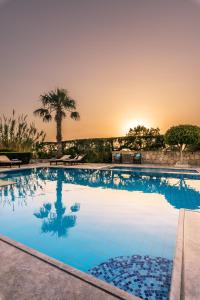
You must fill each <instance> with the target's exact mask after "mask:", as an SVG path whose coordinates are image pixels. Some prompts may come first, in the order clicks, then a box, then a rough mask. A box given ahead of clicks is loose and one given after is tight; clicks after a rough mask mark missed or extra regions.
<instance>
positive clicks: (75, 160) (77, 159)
mask: <svg viewBox="0 0 200 300" xmlns="http://www.w3.org/2000/svg"><path fill="white" fill-rule="evenodd" d="M84 157H85V155H78V156H77V157H75V158H72V159H68V160H64V161H63V163H64V164H65V165H66V164H71V165H75V164H79V163H82V162H83V159H84Z"/></svg>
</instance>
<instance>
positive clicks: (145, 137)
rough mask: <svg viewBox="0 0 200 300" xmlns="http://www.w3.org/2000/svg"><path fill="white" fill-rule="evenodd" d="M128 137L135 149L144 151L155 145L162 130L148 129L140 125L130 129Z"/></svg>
mask: <svg viewBox="0 0 200 300" xmlns="http://www.w3.org/2000/svg"><path fill="white" fill-rule="evenodd" d="M127 137H129V138H130V140H131V141H132V143H133V145H134V148H135V149H137V150H142V149H146V148H149V147H151V146H153V145H154V144H155V142H156V140H157V139H158V138H159V137H160V129H159V128H146V127H145V126H143V125H138V126H136V127H134V128H130V129H129V132H128V133H127Z"/></svg>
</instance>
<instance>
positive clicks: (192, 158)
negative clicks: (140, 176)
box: [112, 151, 200, 166]
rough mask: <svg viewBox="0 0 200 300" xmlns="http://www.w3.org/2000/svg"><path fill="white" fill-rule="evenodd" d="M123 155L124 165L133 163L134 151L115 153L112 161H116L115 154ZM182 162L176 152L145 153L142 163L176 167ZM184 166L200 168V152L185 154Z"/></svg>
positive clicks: (143, 153)
mask: <svg viewBox="0 0 200 300" xmlns="http://www.w3.org/2000/svg"><path fill="white" fill-rule="evenodd" d="M115 153H121V155H122V157H121V162H122V163H133V151H130V153H129V152H126V153H124V152H123V151H122V152H121V151H119V152H118V151H115V152H113V155H112V161H113V162H117V161H115V160H114V154H115ZM179 160H180V153H179V152H175V151H143V152H142V163H143V164H163V165H175V164H176V163H177V162H179ZM183 164H189V165H191V166H192V165H193V166H200V151H198V152H184V153H183Z"/></svg>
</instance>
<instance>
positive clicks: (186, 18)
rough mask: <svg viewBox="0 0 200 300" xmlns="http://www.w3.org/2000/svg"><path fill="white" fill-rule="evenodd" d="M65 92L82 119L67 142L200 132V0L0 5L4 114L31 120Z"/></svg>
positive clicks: (36, 0) (8, 0) (69, 125)
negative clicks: (51, 94) (150, 131)
mask: <svg viewBox="0 0 200 300" xmlns="http://www.w3.org/2000/svg"><path fill="white" fill-rule="evenodd" d="M55 87H63V88H66V89H68V91H69V93H70V95H71V97H73V98H74V99H75V100H76V101H77V103H78V110H79V112H80V115H81V120H80V121H79V122H75V121H72V120H69V119H68V120H67V119H66V120H65V121H64V123H63V138H64V139H68V138H70V139H72V138H87V137H109V136H121V135H124V134H125V133H126V132H127V131H128V128H129V127H133V126H134V125H137V124H138V123H142V124H144V125H146V126H153V127H157V126H159V127H160V128H161V131H162V132H164V131H165V130H166V129H167V128H168V127H169V126H171V125H174V124H179V123H192V124H198V125H200V0H199V1H198V0H0V93H1V94H0V108H1V110H0V112H1V114H2V113H5V114H10V113H11V111H12V109H13V108H14V109H15V110H16V111H17V112H19V113H21V112H24V113H27V114H28V115H29V116H30V119H34V120H35V122H36V124H37V125H38V127H39V128H43V129H45V130H46V131H47V140H54V139H55V124H54V123H52V124H48V125H44V124H43V123H42V122H41V120H39V119H38V118H35V117H33V114H32V112H33V110H34V109H36V108H37V107H38V105H39V101H38V99H39V95H40V94H41V93H44V92H47V91H49V90H51V89H54V88H55Z"/></svg>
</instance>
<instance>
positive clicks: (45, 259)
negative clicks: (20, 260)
mask: <svg viewBox="0 0 200 300" xmlns="http://www.w3.org/2000/svg"><path fill="white" fill-rule="evenodd" d="M0 241H2V242H4V243H6V244H7V245H9V246H11V247H14V248H16V249H18V250H20V251H22V252H25V253H26V254H28V255H30V256H32V257H34V258H35V259H38V260H40V261H41V262H42V263H46V264H48V265H49V266H51V267H53V268H56V269H59V270H60V271H62V272H65V273H67V274H68V275H70V276H72V277H75V278H77V279H79V280H81V281H83V282H84V283H86V284H89V285H91V286H93V287H94V288H96V289H99V290H101V291H103V292H105V293H106V294H108V296H109V295H111V296H113V297H116V299H121V300H141V299H140V298H138V297H137V296H134V295H131V294H128V293H127V292H125V291H123V290H121V289H119V288H117V287H114V286H112V285H110V284H108V283H106V282H104V281H101V280H99V279H96V278H95V277H93V276H91V275H88V274H87V273H84V272H82V271H79V270H78V269H75V268H73V267H71V266H69V265H67V264H65V263H62V262H60V261H58V260H56V259H54V258H52V257H50V256H47V255H45V254H43V253H41V252H39V251H37V250H34V249H32V248H30V247H27V246H25V245H24V244H21V243H19V242H16V241H15V240H12V239H10V238H8V237H6V236H3V235H1V234H0ZM16 264H17V262H16Z"/></svg>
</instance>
